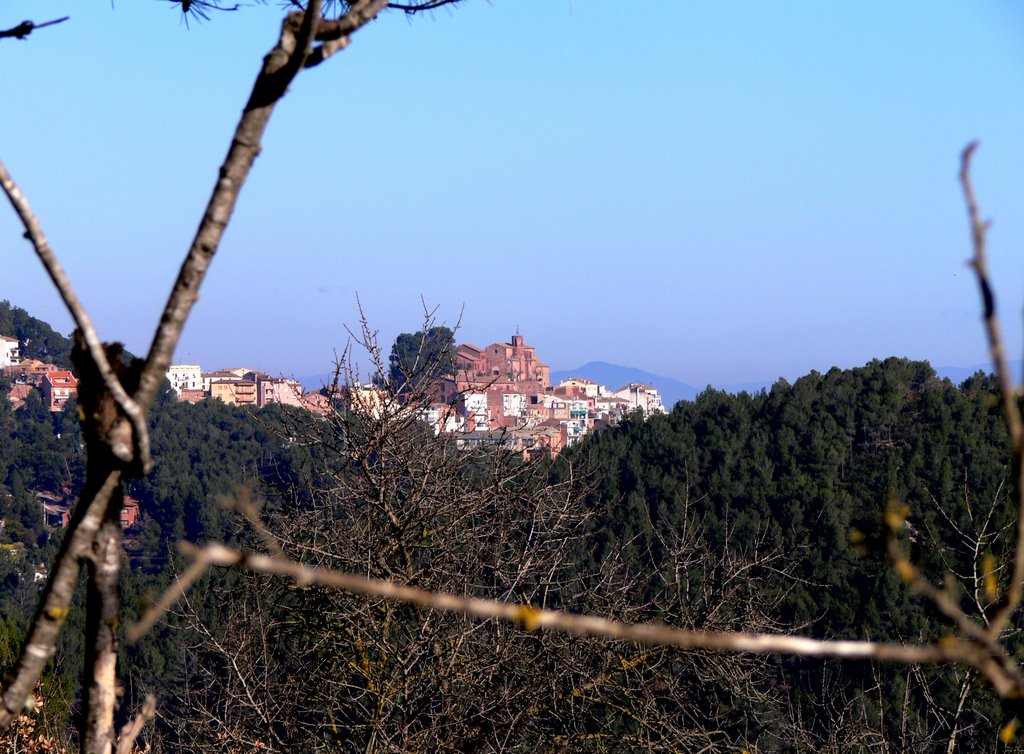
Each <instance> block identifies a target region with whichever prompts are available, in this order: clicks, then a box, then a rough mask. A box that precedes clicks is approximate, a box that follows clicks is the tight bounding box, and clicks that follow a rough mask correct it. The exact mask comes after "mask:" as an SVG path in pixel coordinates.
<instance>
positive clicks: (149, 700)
mask: <svg viewBox="0 0 1024 754" xmlns="http://www.w3.org/2000/svg"><path fill="white" fill-rule="evenodd" d="M155 716H156V697H155V696H153V695H152V694H149V695H148V696H146V702H145V704H143V705H142V709H140V710H139V713H138V714H137V715H136V716H135V717H133V718H132V719H131V720H129V721H128V722H127V723H125V726H124V727H123V728H121V735H120V736H119V737H118V739H117V754H132V750H133V749H134V748H135V739H137V738H138V737H139V734H140V733H142V729H143V728H145V727H146V723H148V722H149V721H150V720H152V719H153V717H155Z"/></svg>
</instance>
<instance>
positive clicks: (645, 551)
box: [0, 310, 1013, 752]
mask: <svg viewBox="0 0 1024 754" xmlns="http://www.w3.org/2000/svg"><path fill="white" fill-rule="evenodd" d="M18 316H20V315H18ZM4 317H7V319H10V320H11V322H12V323H13V324H14V325H16V326H17V327H20V328H21V330H18V331H17V332H18V333H21V332H22V331H25V329H26V328H29V330H32V329H33V328H34V331H36V332H40V333H44V334H45V333H46V332H47V331H48V330H49V328H46V329H45V330H44V329H43V326H42V324H41V323H38V322H37V321H36V322H35V323H33V322H32V321H30V318H29V319H25V318H24V317H21V319H20V320H19V319H17V318H12V311H11V310H7V311H6V312H0V331H2V330H3V327H2V323H3V322H4V321H6V320H5V319H4ZM19 323H20V324H19ZM49 332H52V331H49ZM18 337H22V335H21V334H19V335H18ZM32 339H33V340H35V341H36V342H37V343H41V342H45V343H48V344H52V345H48V346H46V350H45V351H40V353H45V354H46V355H47V358H49V359H52V360H54V361H58V360H59V359H60V358H62V357H66V353H65V354H62V353H60V352H58V351H54V350H49V349H51V348H58V349H59V348H62V347H63V348H66V346H67V343H66V341H63V340H60V339H59V336H56V337H54V336H51V335H45V337H44V336H43V335H40V336H36V337H33V338H32ZM41 348H42V346H41ZM58 363H61V362H59V361H58ZM0 388H2V391H3V393H4V394H5V395H6V392H7V389H8V385H7V384H2V385H0ZM151 427H152V443H153V455H154V457H155V458H156V459H157V465H156V468H155V470H154V471H153V473H152V474H150V475H149V476H148V477H146V478H144V479H141V480H135V481H132V482H131V484H130V485H129V487H128V489H127V493H128V494H129V495H130V496H131V497H132V498H134V499H135V500H137V501H139V505H140V509H141V513H142V518H141V521H140V523H139V524H138V525H137V526H136V527H135V528H134V529H133V531H132V532H131V533H130V536H129V537H128V538H127V540H126V545H125V553H126V558H125V568H124V582H123V584H124V587H123V589H124V593H125V598H126V604H128V606H129V611H130V613H131V614H130V615H128V616H126V620H134V618H135V616H136V615H137V614H138V612H139V611H141V610H142V609H143V608H144V607H145V606H146V605H147V604H148V603H149V602H150V601H151V600H152V599H153V598H154V597H155V596H156V595H158V594H160V593H161V592H162V591H163V590H164V589H165V588H166V587H167V586H168V585H169V584H171V583H172V582H173V581H174V579H175V578H176V577H177V576H179V575H180V574H182V573H183V572H184V571H185V570H186V569H187V568H188V565H189V560H188V558H187V557H184V556H183V555H182V554H181V553H180V551H179V549H178V546H177V545H178V543H179V542H182V541H185V542H198V543H201V542H205V541H226V542H238V543H243V544H245V545H247V546H249V547H251V548H253V549H257V550H265V551H271V552H275V551H283V552H286V553H287V554H288V555H290V556H291V557H293V558H295V559H296V560H300V561H302V562H304V563H308V564H313V565H324V566H329V567H334V568H341V569H345V570H349V571H355V572H360V573H366V574H368V575H372V576H379V577H382V578H389V579H394V580H398V581H402V582H404V583H410V584H414V585H419V586H424V587H426V588H434V589H444V590H448V591H454V592H457V593H469V594H474V595H477V596H482V597H496V598H501V599H506V600H513V601H523V602H529V603H530V604H534V605H537V606H544V607H556V608H561V609H568V610H571V611H576V612H588V613H597V614H601V615H606V616H609V617H615V618H620V619H623V620H627V621H633V622H637V621H663V622H666V623H669V624H672V625H679V626H684V627H693V628H708V629H729V630H742V631H766V632H799V633H800V634H802V635H810V636H817V637H828V638H871V639H876V640H883V639H885V640H897V641H899V640H922V639H923V640H938V639H941V637H942V636H943V635H944V633H945V632H946V631H948V628H947V624H946V623H944V622H943V621H942V620H941V619H940V617H939V616H938V615H937V614H935V612H934V610H933V608H931V607H930V606H929V604H928V603H927V602H925V601H924V600H921V599H920V598H919V597H917V596H916V595H914V594H912V593H910V590H908V588H907V587H906V586H905V585H904V583H903V582H902V581H901V579H900V577H899V575H898V573H897V569H895V568H894V567H893V564H892V563H891V562H890V559H889V558H888V557H887V555H886V547H887V542H886V536H887V534H886V531H887V530H886V526H885V516H886V513H887V511H889V512H891V511H892V510H893V509H894V507H898V508H900V509H903V508H904V506H905V510H906V511H907V512H906V513H905V514H901V515H906V517H907V522H908V526H907V528H906V533H905V535H904V536H903V539H902V540H901V541H900V542H899V543H898V546H899V547H901V548H903V549H904V551H905V552H906V553H907V554H908V556H909V560H910V562H912V563H913V564H914V566H916V567H917V568H918V569H919V570H920V571H921V572H922V573H925V574H928V575H929V577H930V578H931V579H932V580H933V581H935V582H936V583H941V582H942V580H943V579H944V578H946V577H947V575H948V576H949V577H951V578H952V579H954V580H956V581H957V582H958V583H959V584H960V585H961V590H960V597H961V603H962V607H963V608H964V610H965V611H966V612H968V613H969V614H981V613H983V612H984V611H985V610H986V609H989V607H990V605H989V604H988V603H987V602H986V594H987V593H988V591H991V590H987V589H986V584H987V582H988V581H991V580H992V579H996V580H998V579H999V578H1000V574H1001V572H1002V569H1001V564H1002V560H1003V558H1004V557H1009V545H1008V540H1009V535H1010V533H1011V532H1008V527H1009V526H1010V524H1011V523H1012V519H1013V511H1012V510H1010V506H1009V504H1008V500H1009V499H1010V492H1011V491H1010V489H1009V485H1010V482H1009V479H1008V477H1009V468H1008V460H1007V458H1008V455H1007V452H1006V451H1007V443H1008V441H1007V436H1006V429H1005V425H1004V423H1003V422H1002V419H1001V415H1000V413H999V406H998V405H997V402H996V399H995V389H994V385H993V384H992V383H991V380H990V378H989V377H987V376H985V375H982V374H978V375H976V376H974V377H972V378H971V379H969V380H967V381H966V382H965V383H963V384H962V385H959V386H957V385H953V384H951V383H950V382H949V381H948V380H940V379H938V378H937V377H936V375H935V373H934V372H933V370H932V369H931V368H930V366H929V365H928V364H927V363H923V362H913V361H908V360H906V359H896V358H890V359H886V360H884V361H873V362H871V363H869V364H867V365H865V366H863V367H860V368H856V369H848V370H840V369H832V370H831V371H829V372H827V373H825V374H819V373H812V374H810V375H808V376H806V377H803V378H801V379H799V380H797V381H796V382H795V383H793V384H789V383H787V382H785V381H779V382H778V383H777V384H775V385H774V386H773V387H772V389H771V390H770V391H766V392H762V393H758V394H755V395H749V394H746V393H741V394H739V395H732V394H727V393H723V392H719V391H715V390H711V389H708V390H707V391H705V392H704V393H702V394H701V395H700V396H699V397H698V398H697V399H696V400H695V401H693V402H681V403H679V404H678V405H676V406H675V408H674V409H673V410H672V411H671V412H670V413H669V414H667V415H655V416H653V417H650V418H648V419H644V418H643V417H641V416H639V415H636V416H632V417H629V418H628V419H626V420H624V421H622V422H620V423H619V424H617V425H615V426H613V427H610V428H608V429H605V430H602V431H599V432H596V433H593V434H592V435H591V436H589V437H588V438H587V440H586V441H585V442H584V443H582V444H581V445H579V446H577V447H574V448H572V449H570V450H569V451H566V452H565V453H563V454H562V455H561V456H560V457H559V458H557V459H555V460H554V461H551V460H544V461H541V462H529V463H527V462H524V461H522V460H521V459H519V458H517V457H514V456H511V455H510V454H508V453H505V452H503V451H502V450H501V449H500V448H495V449H480V450H474V451H464V450H456V449H455V447H454V443H453V442H451V441H450V440H448V439H446V438H445V437H444V436H441V437H440V438H435V437H433V436H432V435H431V434H430V433H429V432H427V431H426V429H425V428H424V427H421V426H420V425H419V424H418V423H417V422H416V421H414V420H402V421H400V422H397V423H395V422H393V423H392V424H391V425H385V424H382V423H380V422H376V421H371V420H369V419H366V418H360V417H355V416H350V415H344V414H343V413H341V414H339V415H338V416H336V417H333V418H330V419H327V420H324V419H321V418H317V417H314V416H312V415H309V414H306V413H305V412H302V411H298V410H294V411H293V410H290V409H285V408H282V407H276V408H273V409H265V410H260V411H252V410H242V409H238V408H234V407H230V406H226V405H223V404H221V403H220V402H219V401H206V402H203V403H199V404H195V405H192V404H187V403H177V402H175V401H174V400H173V393H171V392H169V391H165V393H164V395H163V397H162V399H161V400H160V401H159V402H158V404H157V405H156V406H155V407H154V409H153V411H152V415H151ZM82 464H83V459H82V443H81V435H80V430H79V429H78V421H77V416H76V413H75V408H74V406H69V407H68V409H67V410H66V411H64V412H63V413H56V414H51V413H50V412H49V411H48V410H46V408H45V407H44V406H43V404H42V402H41V401H39V400H37V399H36V398H33V397H30V398H29V399H28V400H27V402H26V403H25V405H24V406H23V407H22V408H20V409H19V410H18V411H13V410H12V409H11V407H10V405H9V402H8V401H6V400H4V401H0V518H2V519H3V521H4V526H3V529H2V531H0V537H2V550H0V614H2V620H0V665H10V663H11V662H12V661H13V657H14V655H15V652H16V651H17V648H18V646H19V644H20V642H21V641H22V639H23V632H24V630H25V627H26V625H27V623H28V621H29V619H30V618H31V613H30V611H31V610H33V609H34V605H35V603H36V600H37V596H38V591H39V588H40V581H41V579H42V578H43V577H44V576H45V567H46V566H45V564H47V563H49V562H50V561H51V560H52V556H53V553H54V551H55V549H56V547H57V546H58V544H59V541H60V538H61V529H60V528H59V527H55V526H53V525H48V522H47V520H46V518H45V516H44V515H43V513H42V509H41V506H40V500H39V498H38V495H37V493H40V492H42V493H51V494H60V493H62V491H66V490H67V489H79V488H80V486H81V483H82V475H83V469H82ZM82 620H83V618H82V615H81V606H77V607H76V608H75V610H73V611H72V614H71V615H70V616H69V618H68V621H69V623H72V624H73V623H75V622H76V621H77V622H80V621H82ZM76 635H77V634H76V632H74V631H65V632H64V634H63V636H64V637H74V636H76ZM68 641H69V640H68V639H67V638H65V639H63V642H64V643H63V644H62V645H61V646H60V649H59V652H58V656H57V658H56V659H55V661H54V662H53V663H52V666H51V671H50V673H49V674H48V676H47V677H46V679H45V683H44V685H43V687H42V688H41V689H40V691H39V698H40V705H39V708H38V712H37V714H38V715H39V716H40V717H39V724H40V725H41V726H43V727H45V728H46V729H47V730H49V731H50V732H51V733H53V734H54V735H56V736H57V738H58V739H59V740H60V739H61V738H62V737H64V736H66V735H69V734H68V733H67V731H68V730H69V729H70V728H71V727H73V726H72V725H71V723H72V722H73V720H74V718H75V715H76V714H78V711H79V702H80V700H78V699H76V698H75V697H74V695H73V693H72V692H71V691H70V689H72V688H74V687H75V686H76V683H75V681H76V680H77V677H78V675H80V674H81V672H82V659H81V657H82V651H81V648H80V647H78V646H74V645H70V644H68ZM1011 642H1012V639H1011ZM121 663H122V669H123V671H124V677H125V678H126V679H127V685H126V688H125V689H124V692H125V695H126V698H127V699H128V700H136V701H140V700H141V699H142V698H143V697H144V696H145V694H147V693H154V694H155V695H156V696H157V698H158V699H159V704H160V708H161V713H160V715H159V717H158V722H157V728H156V731H155V732H154V733H152V734H151V735H150V738H149V741H148V742H149V744H150V745H151V746H152V747H153V749H154V750H156V751H225V752H250V751H252V752H256V751H285V750H291V751H337V752H349V751H353V752H354V751H422V752H426V751H452V752H455V751H460V752H461V751H480V752H483V751H523V752H526V751H531V752H532V751H551V752H555V751H579V752H591V751H593V752H604V751H607V752H613V751H615V752H630V751H665V752H670V751H737V750H744V749H745V750H747V751H759V752H768V751H808V752H810V751H836V752H838V751H855V750H859V751H950V750H954V748H955V750H957V751H979V752H981V751H999V750H1008V749H1007V748H1006V746H1005V745H1004V744H1002V743H1000V742H999V740H998V738H997V736H996V732H997V731H998V729H999V728H1000V726H1001V725H1002V724H1003V723H1005V722H1006V720H1005V719H1004V713H1003V712H1002V711H1001V708H1000V707H999V705H998V703H997V702H996V701H995V700H994V697H992V696H990V694H989V693H988V691H987V690H986V689H985V688H984V687H982V686H981V685H980V684H978V683H977V682H976V681H975V679H974V678H973V677H972V676H971V674H970V673H969V672H968V671H966V670H964V669H962V668H953V667H943V666H939V667H928V668H913V667H912V668H909V669H908V668H907V667H902V666H884V665H882V666H880V665H875V664H870V663H840V662H838V661H825V662H822V661H818V660H810V659H778V658H773V657H742V656H724V655H714V654H707V653H693V652H685V651H677V650H671V649H664V648H660V649H655V648H650V647H643V646H638V645H629V644H624V643H615V642H607V641H601V640H597V639H581V638H573V637H568V636H564V635H556V634H553V633H548V632H545V631H533V632H522V631H518V630H515V629H513V628H510V627H509V626H507V625H502V624H500V623H497V622H493V621H492V622H487V621H484V622H482V623H481V622H477V621H473V620H470V619H468V618H461V617H452V616H439V615H436V614H433V613H431V612H429V611H424V610H421V609H419V608H415V607H411V606H398V605H394V604H391V603H387V602H384V601H379V600H377V601H375V600H366V599H363V598H356V597H352V596H347V595H344V594H339V593H337V592H330V591H327V590H324V589H321V588H318V587H311V586H301V585H299V586H296V585H294V584H291V583H285V582H282V581H275V580H272V579H268V578H265V577H258V576H254V575H246V574H240V573H237V572H218V571H213V572H211V573H209V574H207V575H206V576H204V577H203V578H202V579H201V580H200V581H199V583H198V584H197V585H196V586H195V587H194V588H193V589H192V590H191V591H189V592H188V594H187V595H186V597H185V598H184V599H183V600H181V601H179V602H178V603H177V604H176V605H175V607H174V608H173V609H172V611H171V613H170V614H169V615H168V616H167V617H166V619H165V620H164V621H162V622H161V624H160V625H158V627H157V628H156V629H155V630H154V631H152V632H150V633H149V634H147V635H146V636H144V637H143V638H142V640H141V641H139V642H138V643H134V644H131V643H129V644H126V645H125V646H124V647H123V649H122V656H121ZM126 706H129V707H130V706H131V705H126ZM951 747H953V748H951Z"/></svg>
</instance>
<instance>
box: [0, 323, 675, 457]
mask: <svg viewBox="0 0 1024 754" xmlns="http://www.w3.org/2000/svg"><path fill="white" fill-rule="evenodd" d="M19 345H20V344H19V342H18V341H17V339H15V338H12V337H10V336H5V335H0V373H2V374H4V375H5V376H7V377H8V378H9V379H10V380H11V382H12V388H11V390H10V393H9V397H10V400H11V402H12V406H13V408H15V409H18V408H19V407H20V406H22V405H24V402H25V400H27V399H28V397H29V396H30V395H31V393H32V392H33V391H36V390H37V391H39V394H40V396H41V398H42V400H43V402H44V404H45V405H46V406H47V407H48V408H49V409H50V410H51V411H54V412H58V411H62V410H64V407H65V406H66V405H67V403H68V401H72V400H73V399H74V396H75V395H76V393H77V380H76V378H75V375H74V374H73V373H72V372H70V371H67V370H65V369H61V368H59V367H57V366H55V365H53V364H44V363H42V362H39V361H34V360H32V359H22V358H21V356H20V349H19ZM454 356H455V358H454V368H453V371H452V373H451V374H447V375H445V376H443V377H441V378H440V379H438V380H437V381H436V383H435V384H434V386H433V387H431V389H430V390H429V393H430V394H431V395H432V396H434V397H435V398H436V399H437V400H436V401H435V402H434V403H432V404H430V405H429V406H427V407H425V408H422V409H420V410H419V418H420V419H421V420H423V421H424V422H425V423H427V424H428V425H429V426H430V427H431V428H432V429H433V431H434V434H440V433H442V432H443V433H445V434H450V435H454V436H455V437H456V440H457V443H458V445H459V446H460V447H465V448H470V447H475V446H479V445H481V444H491V445H494V444H500V445H502V446H503V447H506V448H509V449H511V450H514V451H515V452H521V453H523V455H525V456H531V455H536V454H540V453H545V454H547V453H550V454H555V455H556V454H558V453H559V452H561V450H562V449H564V448H566V447H569V446H572V445H574V444H576V443H578V442H579V441H580V440H582V439H583V438H584V437H586V435H587V434H588V433H590V432H592V431H593V430H595V429H599V428H601V427H603V426H607V425H608V424H612V423H614V422H616V421H618V420H619V419H620V418H622V417H623V416H625V415H626V414H628V413H631V412H634V411H640V412H641V413H643V414H644V415H648V416H649V415H651V414H655V413H663V412H664V411H665V408H664V406H663V405H662V402H661V397H660V395H659V394H658V391H657V390H656V389H655V388H653V387H651V386H649V385H643V384H639V383H635V384H630V385H625V386H623V387H621V388H619V389H618V390H609V389H608V388H607V387H605V386H603V385H598V384H597V383H595V382H592V381H591V380H587V379H583V378H571V379H568V380H564V381H563V382H561V383H559V384H558V385H552V384H550V381H551V368H550V367H549V366H548V365H547V364H545V363H544V362H542V361H541V360H540V357H539V356H538V355H537V349H536V348H535V347H534V346H532V345H529V344H527V343H526V340H525V338H524V337H523V336H522V335H520V334H519V333H516V334H515V335H513V336H512V338H511V339H510V340H509V342H498V343H491V344H490V345H488V346H486V347H484V348H481V347H479V346H476V345H473V344H471V343H463V344H461V345H459V346H458V347H457V348H456V349H455V354H454ZM167 379H168V381H169V383H170V385H171V388H172V389H173V390H174V392H175V394H176V396H177V399H178V400H179V401H187V402H191V403H195V402H198V401H203V400H212V399H216V400H220V401H222V402H224V403H226V404H229V405H234V406H251V407H254V408H262V407H264V406H269V405H271V404H275V403H276V404H282V405H289V406H296V407H301V408H305V409H306V410H309V411H311V412H313V413H316V414H320V415H324V414H326V413H328V412H330V411H331V410H333V407H334V406H335V405H342V406H346V407H347V408H348V409H350V410H353V411H357V412H360V413H363V414H366V415H368V416H372V417H374V418H380V417H381V416H383V415H384V414H387V413H392V412H394V411H398V412H403V411H410V410H412V409H411V407H408V406H405V405H404V403H405V400H406V397H405V396H404V395H403V394H402V393H401V392H399V393H398V394H397V395H396V394H393V393H391V392H389V391H388V390H387V389H386V388H385V387H383V386H381V385H374V384H368V385H350V386H344V387H341V388H340V389H339V390H338V391H337V392H336V393H330V392H329V391H327V390H321V391H318V392H312V393H306V392H303V389H302V385H301V384H300V383H299V382H298V381H296V380H292V379H287V378H284V377H271V376H270V375H269V374H266V373H264V372H260V371H258V370H255V369H249V368H248V367H235V368H231V369H220V370H214V371H204V370H203V368H202V366H201V365H199V364H174V365H171V366H170V368H169V369H168V370H167Z"/></svg>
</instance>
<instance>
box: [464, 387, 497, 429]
mask: <svg viewBox="0 0 1024 754" xmlns="http://www.w3.org/2000/svg"><path fill="white" fill-rule="evenodd" d="M460 402H461V403H462V411H461V412H460V413H462V415H463V416H465V417H466V423H467V429H468V428H469V427H471V428H472V429H471V430H470V431H484V430H488V429H490V428H491V411H490V409H489V408H488V407H487V393H463V395H462V399H461V401H460Z"/></svg>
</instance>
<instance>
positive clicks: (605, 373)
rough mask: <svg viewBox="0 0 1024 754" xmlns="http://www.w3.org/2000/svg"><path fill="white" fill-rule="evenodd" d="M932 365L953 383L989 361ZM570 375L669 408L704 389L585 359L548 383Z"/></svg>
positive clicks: (760, 386)
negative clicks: (651, 397)
mask: <svg viewBox="0 0 1024 754" xmlns="http://www.w3.org/2000/svg"><path fill="white" fill-rule="evenodd" d="M1009 367H1010V372H1011V374H1012V375H1013V377H1014V379H1016V380H1018V381H1020V380H1021V379H1022V371H1024V361H1022V360H1019V359H1018V360H1016V361H1011V362H1009ZM932 368H933V369H934V370H935V373H936V374H937V375H938V376H939V378H940V379H947V378H948V379H949V381H950V382H952V383H953V384H955V385H959V384H960V383H962V382H963V381H964V380H966V379H967V378H968V377H970V376H972V375H973V374H975V373H976V372H985V373H990V372H992V365H991V364H973V365H971V366H966V367H957V366H944V367H932ZM570 377H581V378H583V379H587V380H593V381H594V382H596V383H598V384H599V385H604V386H605V387H607V388H609V389H610V390H618V389H619V388H621V387H623V386H625V385H628V384H629V383H631V382H642V383H644V384H645V385H651V386H652V387H656V388H657V389H658V392H659V393H661V400H662V403H664V404H665V408H666V409H669V410H670V409H671V408H672V406H674V405H675V404H676V403H677V402H678V401H681V400H686V401H692V400H693V399H694V398H696V397H697V396H698V395H700V394H701V393H702V392H703V391H704V388H697V387H694V386H693V385H688V384H686V383H685V382H680V381H679V380H677V379H675V378H673V377H665V376H664V375H659V374H654V373H652V372H647V371H645V370H643V369H637V368H636V367H625V366H621V365H619V364H609V363H608V362H606V361H588V362H587V363H586V364H584V365H583V366H581V367H577V368H575V369H559V370H557V371H553V372H551V384H553V385H557V384H558V383H559V382H562V381H563V380H567V379H569V378H570ZM780 379H782V377H777V378H776V379H774V380H761V381H754V382H737V383H730V384H727V385H709V387H714V388H716V389H718V390H723V391H725V392H727V393H742V392H747V393H751V394H753V393H756V392H759V391H761V390H770V389H771V387H772V385H774V384H775V383H776V382H778V381H779V380H780Z"/></svg>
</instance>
